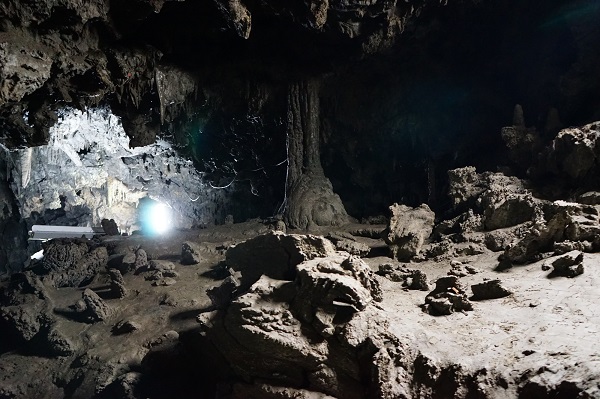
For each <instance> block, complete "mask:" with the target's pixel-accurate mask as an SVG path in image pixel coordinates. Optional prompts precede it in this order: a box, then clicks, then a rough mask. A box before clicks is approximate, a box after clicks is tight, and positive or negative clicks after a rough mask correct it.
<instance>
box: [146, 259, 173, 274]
mask: <svg viewBox="0 0 600 399" xmlns="http://www.w3.org/2000/svg"><path fill="white" fill-rule="evenodd" d="M148 267H149V269H150V270H158V271H161V272H163V271H165V270H175V264H174V263H173V262H169V261H168V260H151V261H150V262H148Z"/></svg>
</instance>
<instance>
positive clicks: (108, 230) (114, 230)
mask: <svg viewBox="0 0 600 399" xmlns="http://www.w3.org/2000/svg"><path fill="white" fill-rule="evenodd" d="M100 224H101V225H102V229H103V230H104V234H106V235H107V236H118V235H120V234H121V233H120V232H119V226H117V222H115V219H110V220H109V219H102V221H101V222H100Z"/></svg>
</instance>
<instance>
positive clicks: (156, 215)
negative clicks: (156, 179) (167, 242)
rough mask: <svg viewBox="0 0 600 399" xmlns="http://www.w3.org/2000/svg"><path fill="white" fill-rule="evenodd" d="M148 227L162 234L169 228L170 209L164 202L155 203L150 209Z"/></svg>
mask: <svg viewBox="0 0 600 399" xmlns="http://www.w3.org/2000/svg"><path fill="white" fill-rule="evenodd" d="M150 214H151V216H150V223H149V227H150V228H151V229H152V230H153V231H154V232H156V233H157V234H163V233H165V232H166V231H168V230H169V229H170V228H171V210H170V209H169V207H167V206H166V205H165V204H161V203H158V204H155V205H154V206H153V207H152V210H151V211H150Z"/></svg>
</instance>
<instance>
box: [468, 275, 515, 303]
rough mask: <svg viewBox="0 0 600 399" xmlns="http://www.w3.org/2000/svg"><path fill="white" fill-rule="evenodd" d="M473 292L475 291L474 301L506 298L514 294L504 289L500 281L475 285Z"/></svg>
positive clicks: (472, 288) (472, 287)
mask: <svg viewBox="0 0 600 399" xmlns="http://www.w3.org/2000/svg"><path fill="white" fill-rule="evenodd" d="M471 290H472V291H473V296H472V297H471V299H472V300H474V301H480V300H484V299H496V298H504V297H506V296H509V295H510V294H512V292H510V291H509V290H507V289H506V288H504V287H502V285H501V284H500V280H490V281H485V282H483V283H480V284H474V285H472V286H471Z"/></svg>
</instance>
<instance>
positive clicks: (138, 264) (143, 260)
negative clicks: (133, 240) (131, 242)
mask: <svg viewBox="0 0 600 399" xmlns="http://www.w3.org/2000/svg"><path fill="white" fill-rule="evenodd" d="M147 267H148V254H147V253H146V251H145V250H144V249H142V248H140V249H138V250H137V251H135V264H134V270H135V271H136V272H137V271H139V270H140V269H141V270H143V269H146V268H147Z"/></svg>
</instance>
